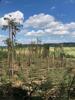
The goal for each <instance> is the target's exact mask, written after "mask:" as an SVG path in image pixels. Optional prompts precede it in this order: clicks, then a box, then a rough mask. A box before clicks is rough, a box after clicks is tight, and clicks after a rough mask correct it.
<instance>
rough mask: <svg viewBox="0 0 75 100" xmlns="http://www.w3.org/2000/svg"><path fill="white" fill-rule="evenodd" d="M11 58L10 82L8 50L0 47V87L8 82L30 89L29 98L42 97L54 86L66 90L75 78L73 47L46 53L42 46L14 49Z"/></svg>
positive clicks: (50, 50) (55, 49)
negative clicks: (12, 63)
mask: <svg viewBox="0 0 75 100" xmlns="http://www.w3.org/2000/svg"><path fill="white" fill-rule="evenodd" d="M43 52H44V53H43ZM14 57H15V59H14V65H13V71H14V73H13V77H12V78H11V79H10V73H9V71H10V70H11V69H9V66H8V50H7V49H6V48H0V75H1V77H0V84H5V83H6V84H7V83H10V81H11V82H12V85H13V86H22V87H23V86H25V87H26V88H27V87H28V88H29V87H30V86H31V88H32V90H33V91H34V92H33V93H32V96H34V95H36V96H40V95H41V96H43V97H44V95H47V93H48V90H49V91H50V90H51V89H52V88H54V87H57V88H60V89H61V84H62V86H63V85H64V87H66V89H68V88H67V87H69V86H70V84H71V81H72V79H73V77H74V75H75V47H62V48H61V47H50V48H49V52H48V53H47V54H46V53H45V51H44V48H43V47H41V49H40V47H38V48H37V49H34V47H33V48H31V47H24V48H16V49H15V52H14ZM72 85H75V83H74V82H73V84H72ZM35 88H37V89H35ZM63 89H64V88H63ZM30 91H31V90H30ZM38 91H40V92H38ZM63 91H64V93H67V90H63ZM66 96H67V94H66ZM66 96H65V97H64V98H66ZM45 97H46V96H45ZM61 100H62V99H61ZM63 100H66V99H63Z"/></svg>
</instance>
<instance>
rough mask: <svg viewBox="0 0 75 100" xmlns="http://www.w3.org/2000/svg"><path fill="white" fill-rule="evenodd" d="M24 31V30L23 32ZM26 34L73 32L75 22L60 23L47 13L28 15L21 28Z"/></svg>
mask: <svg viewBox="0 0 75 100" xmlns="http://www.w3.org/2000/svg"><path fill="white" fill-rule="evenodd" d="M24 31H25V32H24ZM22 32H23V33H25V34H26V35H33V36H36V35H50V34H58V35H64V34H74V33H75V22H71V23H66V24H64V23H62V22H60V21H58V20H56V19H55V18H54V17H53V16H51V15H49V14H44V13H41V14H38V15H33V16H31V17H29V18H28V19H27V20H26V21H25V22H24V29H23V30H22Z"/></svg>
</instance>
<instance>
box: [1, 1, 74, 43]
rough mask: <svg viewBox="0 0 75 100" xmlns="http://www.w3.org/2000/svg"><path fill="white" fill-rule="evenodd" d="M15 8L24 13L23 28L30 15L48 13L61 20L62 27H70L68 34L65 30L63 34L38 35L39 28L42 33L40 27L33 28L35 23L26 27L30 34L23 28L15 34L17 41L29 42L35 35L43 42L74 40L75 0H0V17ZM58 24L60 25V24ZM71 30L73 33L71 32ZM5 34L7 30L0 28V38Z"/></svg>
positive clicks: (58, 20)
mask: <svg viewBox="0 0 75 100" xmlns="http://www.w3.org/2000/svg"><path fill="white" fill-rule="evenodd" d="M17 10H18V11H21V12H22V13H23V14H24V18H25V19H24V20H25V22H24V28H26V26H25V24H28V25H29V23H28V22H27V20H28V21H31V20H30V19H29V18H30V17H32V18H35V17H33V16H34V15H36V18H39V17H38V16H42V17H43V16H46V15H49V16H52V17H53V18H54V22H58V23H59V22H61V23H62V24H63V25H64V27H65V26H70V29H69V30H70V31H69V33H68V34H67V32H65V33H64V34H57V33H55V34H52V33H51V34H46V33H45V34H44V35H40V36H39V35H38V34H36V33H39V32H38V31H39V30H40V32H41V33H43V32H42V29H41V28H39V29H37V27H36V28H34V26H35V25H34V26H32V25H30V26H29V27H27V30H28V28H29V30H28V31H27V32H28V34H31V33H32V34H31V35H26V31H25V29H23V30H22V31H21V33H22V32H24V31H25V32H24V33H22V34H20V33H19V34H17V37H16V39H17V41H18V42H21V43H29V42H30V41H33V40H36V37H39V38H40V39H41V41H43V42H75V39H74V38H75V33H74V31H75V30H74V28H75V27H74V25H75V0H0V17H3V16H4V15H5V14H8V13H11V12H15V11H17ZM42 14H43V15H42ZM36 18H35V19H36ZM40 19H41V18H40ZM33 21H34V20H33ZM49 21H50V20H49ZM34 22H35V21H34ZM40 23H41V22H40ZM72 23H73V24H72ZM36 24H38V23H36ZM66 24H69V25H66ZM71 24H72V25H73V27H71V26H72V25H71ZM59 25H60V26H61V24H59ZM59 25H58V27H59ZM38 26H39V24H38ZM40 27H41V26H40ZM52 29H53V28H52ZM43 30H44V29H43ZM45 30H46V29H45ZM54 31H55V30H54ZM54 31H52V32H54ZM29 32H31V33H29ZM45 32H46V31H45ZM58 32H59V31H58ZM71 32H72V33H73V34H71ZM33 33H35V34H36V35H34V34H33ZM41 33H40V34H41ZM7 35H8V34H7V32H4V31H2V30H1V29H0V37H1V36H3V37H2V38H6V36H7ZM1 43H2V41H1V42H0V44H1Z"/></svg>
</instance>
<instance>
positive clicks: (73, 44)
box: [16, 43, 75, 47]
mask: <svg viewBox="0 0 75 100" xmlns="http://www.w3.org/2000/svg"><path fill="white" fill-rule="evenodd" d="M61 45H62V46H64V47H74V46H75V43H44V44H17V45H16V47H29V46H40V47H44V46H50V47H55V46H61Z"/></svg>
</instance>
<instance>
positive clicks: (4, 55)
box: [0, 50, 7, 60]
mask: <svg viewBox="0 0 75 100" xmlns="http://www.w3.org/2000/svg"><path fill="white" fill-rule="evenodd" d="M6 58H7V52H4V51H1V50H0V60H3V59H6Z"/></svg>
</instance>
